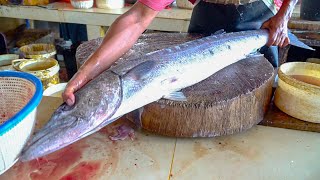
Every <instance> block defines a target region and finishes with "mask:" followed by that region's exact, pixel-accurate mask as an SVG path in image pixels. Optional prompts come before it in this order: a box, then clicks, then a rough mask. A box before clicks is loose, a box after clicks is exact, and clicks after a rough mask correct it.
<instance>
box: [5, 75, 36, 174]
mask: <svg viewBox="0 0 320 180" xmlns="http://www.w3.org/2000/svg"><path fill="white" fill-rule="evenodd" d="M41 98H42V84H41V81H40V80H39V79H38V78H37V77H35V76H33V75H31V74H28V73H24V72H15V71H2V72H0V99H1V101H0V174H2V173H4V172H5V171H6V170H8V169H9V168H10V167H11V166H13V165H14V164H15V162H17V160H18V159H19V155H20V153H21V151H22V149H23V147H24V146H25V144H26V143H27V141H28V140H29V137H30V135H31V133H32V131H33V127H34V125H35V120H36V118H35V116H36V108H37V106H38V105H39V103H40V101H41Z"/></svg>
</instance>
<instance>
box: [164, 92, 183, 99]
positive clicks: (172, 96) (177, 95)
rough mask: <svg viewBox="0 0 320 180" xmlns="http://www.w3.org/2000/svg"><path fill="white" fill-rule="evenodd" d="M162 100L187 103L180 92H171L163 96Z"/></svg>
mask: <svg viewBox="0 0 320 180" xmlns="http://www.w3.org/2000/svg"><path fill="white" fill-rule="evenodd" d="M163 98H164V99H169V100H172V101H187V97H186V96H185V95H184V94H183V93H182V92H181V91H176V92H172V93H170V94H168V95H165V96H163Z"/></svg>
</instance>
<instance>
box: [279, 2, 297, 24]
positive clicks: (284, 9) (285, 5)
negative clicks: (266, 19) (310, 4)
mask: <svg viewBox="0 0 320 180" xmlns="http://www.w3.org/2000/svg"><path fill="white" fill-rule="evenodd" d="M297 2H298V0H283V2H282V6H281V7H280V9H279V11H278V13H277V16H281V17H283V18H284V20H286V21H289V19H290V18H291V15H292V12H293V9H294V7H295V5H296V4H297Z"/></svg>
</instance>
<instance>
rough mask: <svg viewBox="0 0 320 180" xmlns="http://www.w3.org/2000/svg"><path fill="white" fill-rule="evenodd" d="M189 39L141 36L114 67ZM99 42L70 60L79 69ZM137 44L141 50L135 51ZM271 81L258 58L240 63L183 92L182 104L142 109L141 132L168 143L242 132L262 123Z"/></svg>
mask: <svg viewBox="0 0 320 180" xmlns="http://www.w3.org/2000/svg"><path fill="white" fill-rule="evenodd" d="M164 34H165V36H166V37H167V38H164V37H163V35H164ZM146 36H147V37H148V38H146ZM160 37H161V38H160ZM160 39H161V41H160V42H159V40H160ZM192 39H194V37H192V38H190V36H186V34H184V35H183V34H181V33H170V34H166V33H157V34H154V35H145V36H144V37H142V40H141V39H140V41H138V43H137V44H138V45H137V44H136V46H135V47H133V48H132V49H131V51H129V55H128V53H127V54H126V55H124V56H123V58H122V59H120V60H119V61H124V60H129V59H130V58H131V57H133V58H137V57H139V56H141V55H143V54H144V53H148V52H151V51H153V50H157V49H154V48H159V46H154V47H153V45H155V44H157V45H160V48H165V47H168V46H172V45H175V44H179V43H182V42H185V41H190V40H192ZM99 42H100V43H101V39H96V40H92V41H91V42H90V41H89V42H87V43H86V44H84V45H82V46H79V48H78V50H77V55H78V56H76V57H77V61H78V63H79V64H83V62H84V61H85V60H86V58H87V57H89V56H90V54H91V53H92V51H88V49H91V50H94V49H96V48H97V47H96V46H98V45H100V44H99ZM139 43H140V44H141V43H142V44H144V45H142V46H139ZM137 47H138V48H137ZM130 53H131V54H130ZM273 79H274V69H273V67H272V65H271V64H270V63H269V62H268V61H267V60H266V59H265V58H264V57H263V56H255V57H249V58H246V59H243V60H241V61H239V62H237V63H235V64H232V65H230V66H228V67H226V68H224V69H222V70H220V71H219V72H217V73H215V74H214V75H212V76H211V77H209V78H208V79H206V80H204V81H202V82H200V83H198V84H196V85H194V86H191V87H188V88H186V89H183V90H182V91H183V93H184V94H185V95H186V97H187V98H188V101H187V102H177V101H171V100H165V99H161V100H159V101H157V102H154V103H151V104H149V105H146V106H144V110H143V112H142V116H141V122H140V124H141V127H142V128H143V129H145V130H148V131H151V132H154V133H157V134H161V135H166V136H174V137H213V136H221V135H228V134H233V133H238V132H242V131H245V130H247V129H249V128H251V127H252V126H253V125H255V124H258V123H259V122H260V121H261V120H263V117H264V114H265V113H266V111H267V108H268V105H269V102H270V99H271V93H272V84H273ZM127 118H128V119H129V120H131V121H135V120H136V119H135V118H136V112H133V113H129V114H128V115H127Z"/></svg>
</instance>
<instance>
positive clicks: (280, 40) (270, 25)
mask: <svg viewBox="0 0 320 180" xmlns="http://www.w3.org/2000/svg"><path fill="white" fill-rule="evenodd" d="M297 2H298V0H283V3H282V6H281V7H280V9H279V11H278V13H277V14H276V15H275V16H273V17H272V18H270V19H269V20H268V21H266V22H265V23H264V24H263V25H262V28H265V29H269V32H270V36H269V42H268V43H267V45H268V46H271V45H274V46H280V47H285V46H287V45H288V44H289V38H288V21H289V20H290V18H291V15H292V11H293V9H294V7H295V5H296V3H297Z"/></svg>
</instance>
